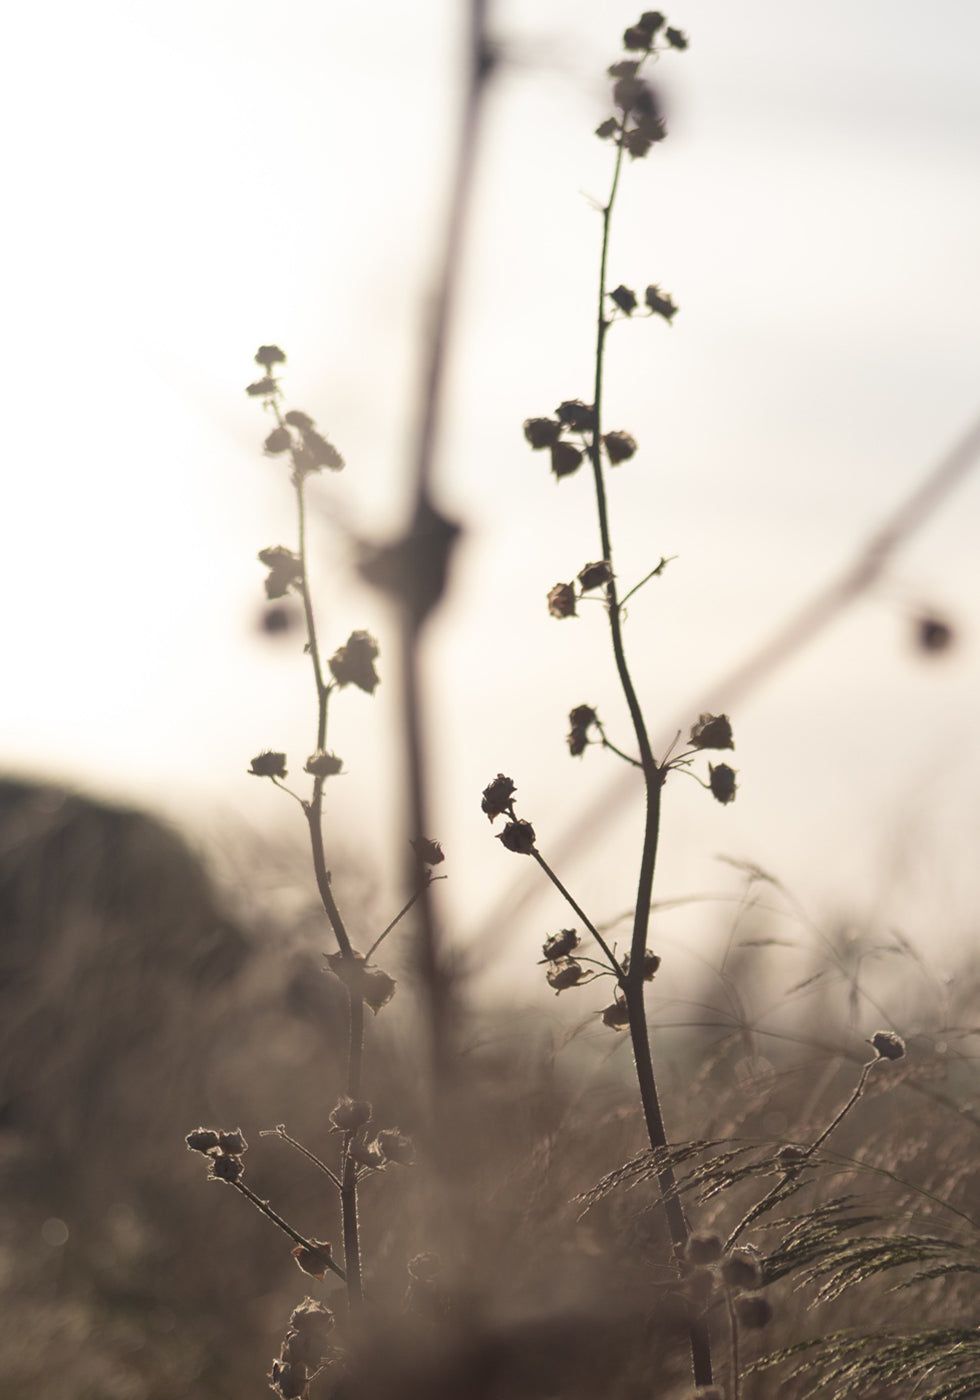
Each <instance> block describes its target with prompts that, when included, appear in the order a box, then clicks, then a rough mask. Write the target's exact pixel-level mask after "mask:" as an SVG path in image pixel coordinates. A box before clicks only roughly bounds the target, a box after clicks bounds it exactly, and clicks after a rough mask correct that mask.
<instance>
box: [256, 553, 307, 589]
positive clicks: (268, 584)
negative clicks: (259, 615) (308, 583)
mask: <svg viewBox="0 0 980 1400" xmlns="http://www.w3.org/2000/svg"><path fill="white" fill-rule="evenodd" d="M259 562H260V563H262V564H264V565H265V566H266V568H267V569H268V570H269V577H268V578H267V579H266V581H265V591H266V596H267V597H268V598H270V599H271V598H285V596H286V594H287V592H288V591H289V589H290V588H291V587H292V585H293V584H294V583H299V582H300V581H301V579H302V577H303V565H302V563H301V561H300V557H299V555H298V554H294V553H293V551H292V550H291V549H287V548H286V547H285V545H281V544H277V545H273V546H272V548H271V549H260V550H259Z"/></svg>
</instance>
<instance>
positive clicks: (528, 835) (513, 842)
mask: <svg viewBox="0 0 980 1400" xmlns="http://www.w3.org/2000/svg"><path fill="white" fill-rule="evenodd" d="M497 840H498V841H501V842H502V843H503V844H504V845H505V846H506V847H507V849H508V851H514V852H515V854H517V855H519V856H529V855H530V854H531V852H532V851H533V850H534V841H535V836H534V827H533V826H532V825H531V823H530V822H526V821H523V820H522V819H518V820H517V821H509V822H508V823H507V825H506V826H505V827H504V829H503V831H502V832H501V833H500V835H499V836H498V837H497Z"/></svg>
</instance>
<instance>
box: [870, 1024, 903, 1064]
mask: <svg viewBox="0 0 980 1400" xmlns="http://www.w3.org/2000/svg"><path fill="white" fill-rule="evenodd" d="M868 1043H869V1044H870V1045H871V1046H872V1047H873V1048H874V1050H876V1051H877V1054H878V1058H879V1059H880V1060H901V1059H903V1058H904V1055H905V1041H904V1040H903V1039H902V1037H901V1036H900V1035H896V1034H895V1032H894V1031H875V1033H874V1035H873V1036H872V1037H871V1039H870V1041H869V1042H868Z"/></svg>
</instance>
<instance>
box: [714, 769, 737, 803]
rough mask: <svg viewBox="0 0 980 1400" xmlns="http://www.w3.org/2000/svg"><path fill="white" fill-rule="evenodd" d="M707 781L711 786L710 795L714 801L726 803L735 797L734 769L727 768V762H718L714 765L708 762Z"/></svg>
mask: <svg viewBox="0 0 980 1400" xmlns="http://www.w3.org/2000/svg"><path fill="white" fill-rule="evenodd" d="M708 781H709V784H710V787H711V795H712V796H713V797H714V798H715V800H716V801H718V802H720V803H722V805H727V804H728V803H729V802H732V801H733V800H734V797H735V770H734V769H733V768H729V766H728V764H727V763H719V764H718V766H717V767H716V766H715V765H714V764H713V763H709V764H708Z"/></svg>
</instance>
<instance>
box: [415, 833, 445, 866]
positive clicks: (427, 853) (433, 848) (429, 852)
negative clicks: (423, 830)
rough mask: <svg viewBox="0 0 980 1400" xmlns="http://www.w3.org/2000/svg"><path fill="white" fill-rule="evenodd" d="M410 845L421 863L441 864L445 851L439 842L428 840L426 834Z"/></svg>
mask: <svg viewBox="0 0 980 1400" xmlns="http://www.w3.org/2000/svg"><path fill="white" fill-rule="evenodd" d="M411 845H412V850H413V851H414V852H415V854H416V855H417V856H418V858H419V860H420V862H421V863H422V864H423V865H441V864H442V862H443V861H444V860H445V859H446V855H445V852H444V851H443V849H442V846H441V845H440V844H439V842H438V841H430V840H429V838H428V837H427V836H420V837H419V838H418V839H417V840H416V841H413V842H412V843H411Z"/></svg>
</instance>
